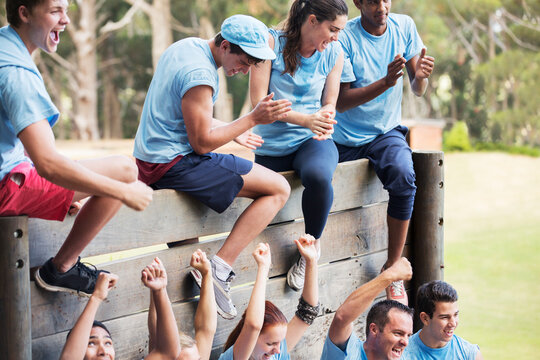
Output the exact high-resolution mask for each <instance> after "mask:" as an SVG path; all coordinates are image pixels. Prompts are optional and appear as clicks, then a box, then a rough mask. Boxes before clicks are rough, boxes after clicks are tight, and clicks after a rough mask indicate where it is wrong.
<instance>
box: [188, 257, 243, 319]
mask: <svg viewBox="0 0 540 360" xmlns="http://www.w3.org/2000/svg"><path fill="white" fill-rule="evenodd" d="M210 263H211V264H212V280H213V283H214V296H215V297H216V305H217V312H218V314H219V315H220V316H221V317H222V318H224V319H227V320H230V319H234V318H235V317H236V315H237V312H236V307H235V306H234V303H233V302H232V299H231V295H230V292H231V281H232V280H233V279H234V277H235V273H234V272H233V271H231V272H230V273H229V276H228V277H227V279H226V280H221V279H220V278H218V277H217V276H216V265H215V264H214V263H213V262H212V260H210ZM191 276H193V279H194V280H195V282H196V283H197V285H198V286H199V288H200V287H201V285H202V276H201V273H200V272H199V271H198V270H196V269H192V270H191Z"/></svg>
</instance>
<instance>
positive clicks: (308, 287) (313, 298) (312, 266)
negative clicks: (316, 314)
mask: <svg viewBox="0 0 540 360" xmlns="http://www.w3.org/2000/svg"><path fill="white" fill-rule="evenodd" d="M305 276H306V278H305V282H304V289H303V290H302V297H303V298H304V300H305V301H306V302H307V303H308V304H310V305H311V306H317V304H318V303H319V275H318V269H317V260H315V259H312V260H310V259H306V275H305Z"/></svg>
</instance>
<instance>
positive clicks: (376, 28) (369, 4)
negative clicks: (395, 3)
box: [354, 0, 392, 35]
mask: <svg viewBox="0 0 540 360" xmlns="http://www.w3.org/2000/svg"><path fill="white" fill-rule="evenodd" d="M354 4H355V5H356V7H357V8H358V9H359V10H360V12H361V13H362V18H361V21H362V26H363V27H364V29H365V30H366V31H367V32H368V33H370V34H372V35H382V34H383V33H384V31H385V30H386V20H387V19H388V14H389V13H390V8H391V7H392V1H391V0H354Z"/></svg>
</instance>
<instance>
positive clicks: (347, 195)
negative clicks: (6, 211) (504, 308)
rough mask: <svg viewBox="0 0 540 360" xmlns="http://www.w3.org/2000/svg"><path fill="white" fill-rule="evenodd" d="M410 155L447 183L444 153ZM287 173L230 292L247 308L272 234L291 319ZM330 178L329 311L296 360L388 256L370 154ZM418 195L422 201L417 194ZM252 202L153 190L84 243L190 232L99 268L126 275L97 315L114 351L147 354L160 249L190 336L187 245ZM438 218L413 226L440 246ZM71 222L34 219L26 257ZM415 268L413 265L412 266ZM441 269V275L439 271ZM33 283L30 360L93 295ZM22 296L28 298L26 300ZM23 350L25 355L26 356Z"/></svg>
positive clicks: (273, 285)
mask: <svg viewBox="0 0 540 360" xmlns="http://www.w3.org/2000/svg"><path fill="white" fill-rule="evenodd" d="M414 156H415V157H416V158H421V159H423V161H424V163H427V164H428V165H423V166H430V167H432V168H433V169H434V170H433V171H432V172H431V173H430V174H429V176H430V177H433V174H434V173H435V174H438V175H436V176H438V177H440V179H438V178H437V179H435V178H433V179H427V181H428V182H429V183H431V182H433V181H435V182H436V183H437V184H439V182H442V163H439V160H441V159H442V154H441V153H416V154H414ZM441 161H442V160H441ZM415 162H416V160H415ZM437 171H438V173H437ZM284 175H285V176H286V178H287V179H288V181H289V182H290V184H291V188H292V192H291V196H290V199H289V201H288V202H287V204H286V205H285V207H284V208H283V209H282V210H281V211H280V212H279V213H278V214H277V216H276V217H275V219H274V220H273V221H272V224H271V225H270V226H268V227H267V228H266V229H265V230H264V231H263V232H262V233H261V234H260V235H259V236H258V237H257V239H256V240H255V241H253V242H252V243H251V244H250V245H249V246H248V248H247V249H245V250H244V252H243V253H242V254H241V255H240V257H239V258H238V259H237V261H236V263H235V265H234V268H235V271H236V273H237V277H236V279H235V280H234V282H233V286H234V287H233V290H232V297H233V300H234V302H235V304H236V306H237V309H238V312H239V314H241V313H242V312H243V311H244V310H245V308H246V306H247V302H248V300H249V296H250V294H251V289H252V282H253V281H254V279H255V274H256V271H255V270H256V263H255V261H254V260H253V258H252V257H251V252H252V251H253V249H254V247H255V246H256V244H257V243H258V242H268V243H269V244H270V246H271V249H272V269H271V272H270V278H271V279H270V280H269V282H268V286H267V298H268V299H269V300H271V301H273V302H274V303H276V305H278V306H279V307H280V308H281V309H282V311H283V312H284V313H285V315H286V316H287V317H288V318H290V317H291V316H292V315H293V313H294V310H295V309H296V305H297V300H298V298H299V296H300V293H297V292H294V291H292V290H291V289H290V288H288V286H287V285H286V279H285V275H286V272H287V270H288V268H289V267H290V266H291V264H292V263H293V262H294V261H295V260H296V258H297V250H296V246H295V244H294V242H293V239H294V238H297V237H298V236H299V235H301V234H302V233H303V232H304V224H303V221H302V211H301V201H300V199H301V195H302V191H303V187H302V186H301V184H300V182H299V180H298V178H297V177H296V176H294V174H292V173H290V172H288V173H285V174H284ZM333 184H334V191H335V196H334V204H333V206H332V209H331V214H330V216H329V218H328V223H327V226H326V228H325V231H324V234H323V236H322V257H321V259H320V261H319V271H320V280H319V282H320V302H321V305H322V307H323V311H322V314H321V316H320V317H319V318H318V319H317V320H316V321H315V323H314V325H313V326H311V327H310V329H309V330H308V333H307V334H306V336H305V337H304V339H303V340H302V342H301V343H300V344H299V345H298V346H297V348H296V349H295V351H294V352H293V353H292V357H293V358H294V359H312V358H318V357H319V356H320V353H321V351H322V344H323V342H324V339H325V337H326V332H327V329H328V327H329V326H330V322H331V321H332V317H333V313H334V312H335V310H336V309H337V307H338V306H339V305H340V304H341V302H342V301H343V300H344V299H345V298H346V297H347V296H348V294H349V293H350V292H351V291H353V290H354V289H355V288H357V287H358V286H360V285H362V284H363V283H365V282H367V281H369V280H370V279H372V278H373V277H375V276H376V275H377V274H378V273H379V271H380V269H381V267H382V265H383V263H384V262H385V261H386V249H387V229H386V208H387V200H388V195H387V193H386V191H385V190H384V189H383V188H382V185H381V183H380V181H379V180H378V179H377V177H376V175H375V174H374V172H373V169H372V168H371V167H370V166H369V165H368V162H367V161H366V160H358V161H354V162H348V163H343V164H340V165H339V166H338V169H337V170H336V173H335V175H334V181H333ZM430 191H438V192H442V191H443V190H442V186H441V187H439V186H437V187H434V188H433V190H430ZM418 201H421V199H417V202H418ZM429 201H433V200H432V199H431V200H429ZM436 201H438V202H441V204H440V209H441V211H442V196H440V197H438V198H436ZM249 203H250V201H248V200H245V199H236V200H235V201H234V202H233V204H232V205H231V206H230V208H229V209H228V210H226V211H225V213H223V214H217V213H215V212H214V211H212V210H210V209H208V208H206V207H205V206H203V205H201V204H200V203H198V202H196V201H195V200H193V199H191V198H190V197H189V196H187V195H185V194H183V193H177V192H175V191H171V190H160V191H156V192H155V193H154V201H153V202H152V204H151V205H150V206H149V207H148V208H147V209H146V210H145V211H144V212H135V211H132V210H130V209H128V208H126V207H123V208H122V209H121V210H120V212H119V213H118V214H117V215H116V216H115V217H114V218H113V220H112V221H111V222H110V223H109V224H108V225H107V226H106V227H105V228H104V229H103V230H102V231H101V232H100V234H99V235H98V237H97V238H96V239H95V240H94V241H93V242H92V243H91V244H90V245H89V246H88V247H87V248H86V249H85V251H84V253H83V254H82V255H83V257H84V256H93V255H100V254H107V253H111V252H116V251H120V250H126V249H133V248H138V247H145V246H149V245H154V244H162V243H166V242H173V241H182V240H188V239H189V240H188V241H185V244H181V245H180V246H176V247H172V248H170V249H166V250H161V251H158V252H154V253H151V254H142V255H138V256H135V257H131V258H126V259H122V260H118V261H114V262H110V263H107V264H103V265H101V266H100V268H103V269H106V270H109V271H111V272H114V273H116V274H118V275H119V276H120V280H119V283H118V285H117V286H116V288H115V289H114V290H112V291H111V292H110V293H109V298H108V299H107V301H106V302H105V303H103V304H102V305H101V307H100V309H99V312H98V314H97V317H96V319H97V320H100V321H103V322H104V323H105V324H106V325H107V326H108V328H109V330H110V331H111V333H112V334H113V339H114V342H115V348H116V356H117V358H119V359H140V358H141V357H143V356H144V355H145V354H146V353H147V345H148V332H147V329H146V317H147V309H148V301H149V292H148V290H147V289H146V288H145V287H144V286H143V285H142V283H141V282H140V271H141V270H142V268H143V267H144V266H145V265H146V264H148V263H150V262H151V260H152V258H153V257H155V256H159V257H160V258H161V259H162V261H163V262H164V264H165V266H166V268H167V272H168V275H169V285H168V292H169V296H170V299H171V301H172V303H173V309H174V312H175V316H176V319H177V321H178V324H179V328H180V329H181V330H182V331H185V332H187V333H191V334H192V328H193V315H194V312H195V309H196V305H197V296H198V289H197V287H196V286H195V285H194V283H193V281H192V280H191V278H190V277H189V276H188V274H189V260H190V256H191V253H192V252H193V251H194V250H195V249H197V248H200V249H202V250H203V251H205V252H206V253H207V254H208V255H209V256H211V255H213V254H215V253H216V251H217V250H218V249H219V248H220V246H221V244H222V243H223V241H224V239H225V236H226V234H223V233H226V232H227V231H230V229H231V228H232V225H233V224H234V221H235V220H236V218H237V217H238V216H239V214H241V212H242V211H243V209H244V208H245V207H246V206H247V205H249ZM430 209H432V208H430ZM437 209H438V208H437ZM428 210H429V209H428ZM432 211H433V209H432ZM440 217H441V218H442V213H441V214H440V215H439V214H437V215H436V216H435V217H434V218H436V219H437V221H435V223H433V222H431V221H430V222H429V223H425V224H424V223H422V224H416V223H415V224H414V225H413V228H414V226H417V227H419V229H422V228H424V227H429V228H431V229H432V233H434V234H436V236H438V238H434V239H432V241H433V242H436V243H437V247H436V249H437V250H439V249H440V248H441V247H442V231H441V232H437V229H438V228H439V227H442V223H441V224H439V221H438V219H439V218H440ZM20 219H25V218H23V217H16V218H0V224H2V228H3V226H4V225H3V224H8V223H9V224H11V225H12V222H13V221H15V220H17V221H19V222H20ZM25 220H26V219H25ZM24 222H25V223H26V221H24ZM72 222H73V219H66V221H64V222H63V223H60V222H51V221H43V220H38V219H29V220H28V221H27V223H28V224H27V226H28V232H27V233H26V232H25V236H26V235H27V236H28V239H27V241H28V244H29V257H28V259H29V260H28V264H29V265H30V266H32V267H33V266H39V265H41V264H42V263H43V262H44V261H46V260H47V259H48V258H49V257H51V256H53V255H54V254H55V253H56V251H57V250H58V248H59V247H60V245H61V243H62V241H63V239H64V238H65V236H66V234H67V232H68V230H69V229H70V227H71V225H72ZM417 222H423V221H422V220H417ZM23 225H24V224H23ZM410 233H411V234H413V233H414V232H413V231H411V232H410ZM420 233H421V232H420ZM215 234H221V235H218V236H213V237H211V240H206V241H203V242H197V241H193V239H194V238H199V237H202V236H206V235H215ZM0 235H1V236H2V237H5V236H7V235H9V234H8V233H6V234H4V232H1V233H0ZM0 240H2V239H0ZM0 242H1V241H0ZM413 247H414V236H410V237H409V240H408V241H407V245H406V249H405V252H406V254H407V255H409V254H411V256H412V254H413ZM441 254H442V253H441ZM439 255H440V254H439ZM425 256H428V257H429V256H430V255H429V254H426V255H425ZM12 257H13V256H11V258H12ZM15 257H16V256H15ZM416 257H418V258H416ZM421 257H422V256H420V255H419V256H415V259H414V261H415V262H420V261H422V259H420V258H421ZM437 261H438V262H441V265H442V257H441V258H440V259H436V260H435V263H437ZM2 262H5V263H10V264H11V263H12V261H11V260H10V259H0V263H2ZM28 264H26V271H27V270H28ZM415 266H416V265H415V263H413V267H415ZM26 274H28V272H26ZM435 276H436V278H439V277H440V276H442V273H437V274H435ZM427 277H429V274H428V276H427ZM423 278H426V276H424V277H423ZM0 280H1V279H0ZM412 284H413V283H412V282H411V284H407V287H408V288H409V290H414V289H411V288H410V286H409V285H411V286H412ZM21 286H23V285H21ZM26 286H28V285H26ZM29 289H30V292H29V296H28V297H29V299H30V300H29V302H30V305H31V315H32V316H31V338H32V340H31V349H32V358H33V359H58V355H59V353H60V351H61V348H62V346H63V344H64V341H65V338H66V334H67V331H68V330H69V329H71V327H72V326H73V324H74V323H75V321H76V320H77V317H78V316H79V314H80V313H81V311H82V309H83V308H84V306H85V304H86V301H87V300H86V299H85V298H78V297H76V296H73V295H70V294H66V293H51V292H47V291H43V290H42V289H40V288H37V287H36V286H35V284H34V282H33V281H31V282H30V284H29ZM9 296H11V297H12V296H13V295H9ZM381 296H382V294H381ZM7 297H8V295H5V296H4V297H3V298H0V300H2V303H1V304H0V305H1V306H2V307H3V308H6V309H7V307H8V301H7V300H8V299H7ZM21 303H22V305H23V306H24V301H22V302H21ZM16 311H18V312H19V313H20V314H19V316H21V318H22V316H23V315H24V314H23V313H24V312H25V311H26V312H27V310H16ZM27 315H28V314H27ZM1 320H3V318H2V311H0V321H1ZM236 323H237V320H231V321H227V320H224V319H221V318H220V317H219V316H218V329H217V332H216V337H215V339H214V348H215V351H214V355H215V358H217V356H218V354H219V351H220V348H221V346H222V344H223V343H224V341H225V339H226V337H227V336H228V334H229V332H230V331H231V330H232V328H233V327H234V326H235V325H236ZM356 325H357V328H358V331H361V332H362V333H363V330H362V328H363V318H361V319H359V320H358V322H357V324H356ZM28 326H30V324H29V325H28ZM6 329H8V331H9V327H4V330H0V344H2V342H1V341H2V339H9V338H10V337H13V336H14V335H13V334H8V331H6ZM6 341H7V340H6ZM28 346H29V344H26V347H28ZM17 358H21V359H28V358H29V357H28V356H27V355H25V356H22V357H17Z"/></svg>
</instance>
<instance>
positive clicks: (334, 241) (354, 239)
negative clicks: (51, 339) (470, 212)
mask: <svg viewBox="0 0 540 360" xmlns="http://www.w3.org/2000/svg"><path fill="white" fill-rule="evenodd" d="M385 217H386V204H379V205H375V206H371V207H368V208H360V209H355V210H352V211H347V212H340V213H335V214H331V215H330V217H329V219H328V223H327V226H326V230H325V233H324V235H323V238H322V244H321V245H322V256H321V259H320V262H319V263H320V264H323V263H326V262H330V261H336V260H340V259H345V258H349V257H354V256H358V255H365V254H369V253H373V252H378V251H382V250H385V249H386V248H387V244H388V241H387V231H386V226H385V224H384V223H383V220H384V219H385ZM303 232H304V223H303V222H293V223H286V224H280V225H274V226H270V227H268V228H266V229H265V230H264V231H263V233H262V234H261V235H260V236H259V237H258V238H257V239H256V241H253V242H252V243H251V244H250V245H249V246H248V248H247V249H245V250H244V251H243V252H242V254H241V255H240V257H239V258H238V259H237V261H236V263H235V270H236V272H237V278H236V279H235V281H234V283H233V284H234V285H238V284H243V283H247V282H251V281H254V280H255V274H256V264H255V261H254V260H253V258H252V256H251V253H252V252H253V250H254V249H255V247H256V244H258V243H259V242H268V243H269V244H270V246H271V249H272V254H273V265H272V270H271V273H270V276H271V277H274V276H279V275H283V274H285V273H286V272H287V271H288V269H289V267H290V266H291V265H292V263H293V262H294V261H296V259H297V250H296V245H295V244H294V242H293V239H294V238H297V237H299V236H300V235H301V234H302V233H303ZM223 241H224V239H218V240H215V241H210V242H204V243H196V244H190V245H183V246H179V247H175V248H172V249H167V250H163V251H160V252H158V253H154V254H148V255H143V256H138V257H135V258H132V259H124V260H120V261H116V262H113V263H110V264H107V265H105V266H103V268H104V269H106V270H108V271H110V272H113V273H115V274H118V275H119V276H120V281H119V282H118V285H117V289H115V290H113V291H111V292H110V293H109V299H108V300H107V301H108V304H107V306H102V307H101V309H100V311H99V313H98V317H99V318H100V319H102V320H107V319H111V318H116V317H120V316H125V315H128V314H132V313H135V312H137V311H141V310H144V309H146V307H147V306H148V304H147V299H146V295H145V294H146V292H147V290H146V289H145V288H144V287H143V286H142V284H141V282H140V280H139V279H140V270H142V269H143V267H144V266H146V265H147V264H149V263H150V262H151V261H152V259H153V258H154V257H155V256H159V257H160V259H161V260H162V261H163V263H164V264H165V266H166V268H167V272H168V278H169V281H168V283H169V288H168V292H169V296H170V298H171V301H173V302H178V301H184V300H188V299H190V298H192V297H194V296H196V295H197V294H198V289H197V288H196V287H195V286H194V285H193V282H192V280H191V278H190V277H189V270H190V266H189V261H190V257H191V254H192V253H193V252H194V251H195V250H196V249H197V248H201V249H202V250H203V251H205V252H206V253H207V254H209V255H210V256H211V254H215V253H216V252H217V250H218V249H219V248H220V247H221V245H222V244H223ZM85 304H86V300H85V299H81V298H78V297H76V296H73V295H70V294H65V293H51V292H48V291H44V290H42V289H40V288H37V287H36V286H34V284H33V283H32V334H33V337H34V338H37V337H42V336H45V335H50V334H54V333H56V332H59V331H64V330H67V329H70V328H71V327H72V326H73V325H74V323H75V321H76V318H74V317H73V314H78V313H80V312H81V311H82V309H83V308H84V306H85Z"/></svg>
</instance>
